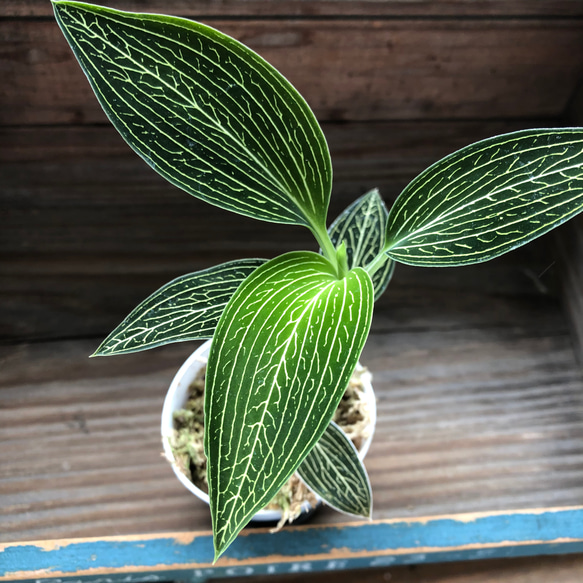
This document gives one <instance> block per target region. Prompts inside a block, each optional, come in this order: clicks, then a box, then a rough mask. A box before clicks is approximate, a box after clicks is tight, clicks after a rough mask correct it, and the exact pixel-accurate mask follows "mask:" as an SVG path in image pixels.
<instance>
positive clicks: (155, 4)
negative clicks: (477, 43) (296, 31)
mask: <svg viewBox="0 0 583 583" xmlns="http://www.w3.org/2000/svg"><path fill="white" fill-rule="evenodd" d="M94 4H104V5H107V6H111V7H113V8H118V9H120V10H129V11H145V12H163V13H165V12H167V11H168V10H169V8H168V2H167V1H165V0H108V2H102V1H100V0H96V1H94ZM172 10H173V12H174V13H176V14H180V15H184V16H209V15H210V16H216V15H219V14H220V15H228V16H233V15H236V16H248V17H251V18H255V17H257V16H267V17H280V18H282V17H283V18H289V17H292V16H296V17H297V16H304V17H316V16H319V17H322V16H351V17H354V16H369V17H370V16H375V17H380V16H384V17H403V16H418V17H425V18H427V17H435V16H454V17H459V16H474V17H476V16H506V17H509V16H522V17H524V16H531V17H540V16H547V17H548V16H581V15H582V14H583V7H582V6H581V3H580V2H579V0H537V2H532V1H529V0H477V1H476V0H439V1H435V0H432V1H430V0H414V1H411V0H391V2H379V0H357V1H355V2H345V1H343V0H285V1H282V0H244V1H242V0H173V2H172ZM2 16H4V17H32V16H34V17H39V16H44V17H50V16H52V10H51V7H50V5H49V4H47V2H45V1H44V0H4V2H3V3H2V5H0V17H2Z"/></svg>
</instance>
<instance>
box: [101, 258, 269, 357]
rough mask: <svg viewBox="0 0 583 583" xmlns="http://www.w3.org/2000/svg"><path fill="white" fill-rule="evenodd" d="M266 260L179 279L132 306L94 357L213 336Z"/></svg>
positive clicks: (228, 265) (235, 263)
mask: <svg viewBox="0 0 583 583" xmlns="http://www.w3.org/2000/svg"><path fill="white" fill-rule="evenodd" d="M265 262H266V259H242V260H238V261H230V262H228V263H224V264H222V265H217V266H215V267H211V268H210V269H205V270H203V271H197V272H195V273H189V274H188V275H183V276H181V277H178V278H176V279H175V280H173V281H171V282H170V283H167V284H166V285H164V286H162V287H161V288H160V289H159V290H157V291H155V292H154V293H153V294H152V295H151V296H149V297H148V298H146V299H145V300H144V301H143V302H142V303H141V304H139V305H138V306H137V307H136V308H135V309H134V310H132V312H131V313H130V314H129V315H128V316H127V318H125V320H124V321H123V322H122V323H121V324H120V325H119V326H118V327H117V328H116V329H115V330H114V331H113V332H112V333H111V334H110V335H109V336H108V337H107V338H106V339H105V340H104V341H103V343H102V344H101V346H100V347H99V348H98V349H97V351H96V352H95V355H94V356H107V355H110V354H124V353H128V352H138V351H140V350H146V349H148V348H154V347H155V346H162V345H163V344H168V343H170V342H183V341H186V340H203V339H207V338H212V335H213V333H214V331H215V328H216V326H217V323H218V321H219V318H220V317H221V314H222V313H223V310H224V309H225V306H226V305H227V302H228V301H229V300H230V299H231V297H232V296H233V294H234V293H235V291H236V290H237V288H238V287H239V286H240V285H241V283H242V282H243V281H245V279H246V278H247V277H248V276H249V275H251V274H252V273H253V272H254V271H255V270H256V269H257V268H258V267H259V266H260V265H263V264H264V263H265Z"/></svg>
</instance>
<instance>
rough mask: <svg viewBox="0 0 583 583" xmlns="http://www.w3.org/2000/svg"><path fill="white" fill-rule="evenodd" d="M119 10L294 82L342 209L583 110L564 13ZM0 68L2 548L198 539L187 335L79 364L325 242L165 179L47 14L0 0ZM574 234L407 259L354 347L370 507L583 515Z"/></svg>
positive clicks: (577, 34) (499, 8) (532, 7)
mask: <svg viewBox="0 0 583 583" xmlns="http://www.w3.org/2000/svg"><path fill="white" fill-rule="evenodd" d="M109 5H110V6H113V7H117V8H122V9H128V10H132V9H134V10H145V11H164V12H171V13H174V14H177V15H184V16H189V17H193V18H197V19H200V20H201V21H203V22H205V23H208V24H210V25H213V26H216V27H217V28H220V29H221V30H223V31H225V32H227V33H229V34H232V35H234V36H235V37H236V38H238V39H240V40H242V41H243V42H245V43H247V44H249V45H250V46H251V47H252V48H254V49H255V50H257V51H258V52H259V53H260V54H261V55H262V56H264V57H265V58H266V59H267V60H269V61H270V62H271V63H272V64H273V65H275V66H276V67H277V68H278V69H279V70H280V71H282V73H284V74H285V75H286V76H287V77H288V78H289V79H290V81H291V82H292V83H294V85H295V86H296V87H297V88H298V89H299V90H300V91H301V92H302V94H303V95H304V96H305V97H306V99H307V101H308V102H309V103H310V105H311V106H312V107H313V109H314V110H315V112H316V114H317V116H318V118H319V119H320V121H321V122H322V126H323V129H324V132H325V134H326V137H327V138H328V140H329V144H330V148H331V152H332V159H333V164H334V173H335V174H334V177H335V178H334V193H333V202H332V206H331V216H330V218H331V219H332V218H333V217H334V216H335V215H336V214H337V213H338V212H340V210H341V209H342V208H343V207H345V206H346V205H347V204H348V203H349V202H351V201H352V200H353V199H354V198H356V197H357V196H359V195H361V194H363V193H364V192H365V191H366V190H367V189H369V188H371V187H375V186H377V187H379V188H380V190H381V193H382V195H383V196H384V198H385V200H386V201H387V202H388V203H390V202H391V201H392V200H394V199H395V197H396V196H397V195H398V193H399V192H400V190H401V189H402V188H403V187H404V186H405V185H406V184H407V182H408V181H409V180H411V179H412V178H413V177H414V176H415V175H416V174H417V173H418V172H420V171H421V170H423V169H424V168H425V167H426V166H427V165H429V164H430V163H432V162H434V161H435V160H437V159H439V158H440V157H441V156H444V155H446V154H448V153H450V152H451V151H453V150H455V149H457V148H459V147H462V146H464V145H466V144H468V143H470V142H471V141H474V140H476V139H480V138H484V137H488V136H492V135H495V134H498V133H502V132H506V131H511V130H516V129H521V128H528V127H540V126H545V127H548V126H553V125H566V124H569V123H573V121H574V122H580V120H581V114H580V113H579V112H580V110H581V108H580V107H579V105H578V104H579V102H580V101H581V99H580V97H579V96H580V92H579V85H580V83H581V80H582V79H583V2H580V1H578V0H572V1H569V0H563V1H550V0H539V1H538V2H532V1H530V0H509V1H496V0H492V1H488V0H480V1H471V0H452V1H447V0H444V1H427V2H426V1H415V0H408V1H405V0H403V1H399V0H395V1H381V0H370V1H356V2H346V1H342V0H336V1H333V0H330V1H318V0H315V1H308V0H282V1H270V0H224V1H215V0H209V1H197V0H192V1H186V0H173V1H171V2H163V1H162V0H144V1H141V2H138V1H137V0H115V1H114V0H111V1H110V2H109ZM0 72H1V80H2V83H1V84H0V217H1V220H2V221H1V227H0V441H5V442H6V443H8V442H10V446H11V447H5V448H4V447H3V448H2V449H1V451H0V540H4V541H10V540H30V539H35V538H37V539H38V538H58V537H71V536H101V535H107V534H123V533H137V532H145V533H147V532H159V531H164V530H166V531H170V530H196V529H200V528H208V525H209V524H208V510H207V509H206V508H205V507H204V505H202V504H200V505H199V504H198V503H197V502H195V501H193V500H192V498H191V497H190V495H189V494H188V493H187V492H186V491H184V492H183V491H182V488H181V487H180V486H179V484H178V483H177V482H175V480H174V478H173V477H172V475H171V472H170V470H169V468H168V467H167V465H166V464H165V463H164V462H163V460H161V459H160V457H159V450H160V447H159V437H158V434H157V428H156V426H157V424H158V415H159V411H160V408H161V402H162V399H163V396H164V391H165V387H166V386H167V384H168V382H169V380H170V378H171V377H172V374H173V372H174V371H175V370H177V368H178V366H179V364H180V361H181V359H183V358H184V357H185V356H186V355H187V354H188V353H189V352H190V351H191V350H192V348H193V347H192V346H190V345H178V346H174V347H169V348H166V349H161V350H158V351H153V352H151V353H146V354H142V355H134V356H128V357H119V358H113V359H96V360H91V361H89V360H88V359H87V358H86V356H87V355H88V354H89V353H91V352H92V351H93V350H94V349H95V347H96V346H97V344H98V343H99V340H100V339H101V338H102V337H103V336H104V335H105V334H107V333H108V332H109V331H110V330H111V329H112V327H113V326H115V325H116V324H117V323H118V322H119V321H120V320H121V319H122V318H123V317H124V316H125V315H126V314H127V313H128V312H129V310H130V309H131V308H133V307H134V306H135V305H136V303H138V302H139V301H140V300H142V299H143V298H144V297H146V296H147V295H148V294H149V293H151V292H152V291H154V290H155V289H156V288H157V287H159V286H160V285H162V284H163V283H165V282H166V281H168V280H170V279H171V278H173V277H175V276H177V275H180V274H183V273H187V272H190V271H194V270H196V269H200V268H203V267H206V266H209V265H211V264H215V263H217V262H220V261H225V260H228V259H233V258H236V257H242V256H262V257H272V256H274V255H276V254H278V253H282V252H285V251H288V250H292V249H297V248H314V243H313V242H312V241H311V240H310V237H309V235H308V233H307V231H305V230H302V229H300V228H292V227H277V226H275V225H271V224H269V223H261V222H256V221H253V220H251V219H246V218H241V217H237V216H235V215H232V214H230V213H227V212H225V211H221V210H219V209H215V208H213V207H211V206H209V205H207V204H205V203H203V202H201V201H198V200H196V199H194V198H192V197H190V196H188V195H187V194H185V193H183V192H181V191H179V190H177V189H176V188H174V187H172V186H170V185H168V184H166V183H165V182H164V181H163V180H162V179H161V178H159V177H158V176H157V175H155V174H154V173H153V171H152V170H151V169H150V168H148V167H147V166H146V165H145V164H144V163H143V162H142V161H141V160H140V159H139V158H138V157H137V156H136V155H135V154H134V153H133V152H132V151H130V149H129V148H128V147H127V146H126V145H125V144H124V143H123V141H122V140H121V138H119V137H118V136H117V134H116V133H115V131H114V130H113V129H112V128H111V127H110V126H109V125H108V123H107V121H106V119H105V118H104V115H103V114H102V113H101V111H100V109H99V106H98V104H97V101H96V100H95V98H94V97H93V95H92V94H91V91H90V88H89V85H88V83H87V82H86V80H85V78H84V76H83V74H82V72H81V70H80V69H79V67H78V65H77V64H76V62H75V60H74V58H73V55H72V53H71V51H70V49H69V48H68V46H67V44H66V42H65V40H64V39H63V37H62V35H61V33H60V31H59V30H58V27H57V26H56V24H55V22H54V20H53V18H52V15H51V8H50V4H49V2H48V1H45V0H22V1H16V0H3V1H2V3H0ZM581 233H582V231H581V229H577V228H576V226H573V225H571V226H569V227H567V228H564V229H561V230H560V233H559V235H558V237H552V236H548V237H545V238H544V239H543V240H541V241H540V242H539V243H537V244H535V245H531V246H529V247H528V248H525V249H524V250H521V251H518V252H515V253H512V254H510V255H508V256H505V257H503V258H501V259H499V260H496V261H494V262H491V263H489V264H486V265H482V266H476V267H471V268H464V269H445V270H431V269H426V270H424V269H412V268H398V269H397V272H396V275H395V279H394V283H393V284H391V289H390V290H389V292H388V293H387V294H386V295H385V296H384V297H383V298H382V299H381V300H380V302H379V304H378V307H377V314H376V317H375V322H374V326H373V333H372V335H371V339H370V341H369V343H368V345H367V348H366V349H365V353H364V355H363V361H364V362H365V364H367V365H368V366H369V367H370V368H371V369H372V370H373V372H374V375H375V377H374V378H375V387H376V389H377V394H378V396H379V405H378V406H379V426H378V428H377V438H376V440H375V443H374V445H373V448H372V449H371V452H370V455H369V457H368V458H367V466H368V469H369V471H370V474H371V480H372V482H373V490H374V494H375V517H376V518H387V517H391V516H420V515H424V514H425V515H428V514H444V513H452V512H465V511H474V510H476V511H477V510H502V509H512V508H526V507H528V508H531V507H537V506H568V505H581V504H583V379H582V377H581V368H580V364H579V362H578V360H577V358H578V350H579V349H578V348H577V338H581V337H583V316H582V314H583V300H582V295H581V289H582V288H583V251H582V250H583V241H582V239H583V236H582V234H581ZM124 439H125V440H126V441H125V442H123V440H124ZM128 446H131V453H128V449H127V448H128ZM316 520H317V521H324V522H326V521H335V520H338V519H337V518H336V515H334V514H333V513H331V512H322V513H321V514H320V515H319V516H318V518H317V519H316ZM402 580H409V579H406V578H403V579H402Z"/></svg>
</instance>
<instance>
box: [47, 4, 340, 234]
mask: <svg viewBox="0 0 583 583" xmlns="http://www.w3.org/2000/svg"><path fill="white" fill-rule="evenodd" d="M54 9H55V14H56V18H57V22H58V23H59V25H60V27H61V29H62V31H63V33H64V35H65V37H66V38H67V40H68V41H69V44H70V45H71V47H72V49H73V51H74V53H75V55H76V57H77V59H78V61H79V63H80V64H81V67H82V68H83V70H84V71H85V73H86V75H87V78H88V79H89V82H90V83H91V86H92V87H93V89H94V91H95V94H96V95H97V98H98V99H99V102H100V103H101V105H102V107H103V109H104V110H105V112H106V114H107V115H108V117H109V119H110V120H111V121H112V123H113V125H114V126H115V127H116V128H117V129H118V130H119V132H120V133H121V135H122V136H123V137H124V138H125V140H126V141H127V142H128V144H129V145H130V146H131V147H132V148H133V149H134V150H135V151H136V152H137V153H138V154H139V155H140V156H141V157H142V158H143V159H144V160H145V161H146V162H147V163H148V164H149V165H150V166H151V167H152V168H154V170H156V171H157V172H158V173H159V174H161V175H162V176H164V177H165V178H167V179H168V180H169V181H170V182H172V183H173V184H175V185H176V186H178V187H180V188H182V189H184V190H185V191H186V192H188V193H190V194H192V195H194V196H196V197H199V198H202V199H203V200H206V201H208V202H210V203H213V204H215V205H218V206H220V207H222V208H225V209H228V210H232V211H235V212H238V213H242V214H244V215H247V216H251V217H254V218H258V219H263V220H267V221H275V222H281V223H294V224H304V225H310V224H312V225H314V224H316V225H317V226H318V227H320V228H323V225H325V216H326V211H327V208H328V201H329V197H330V188H331V175H332V171H331V163H330V155H329V153H328V147H327V145H326V141H325V139H324V136H323V134H322V131H321V130H320V127H319V125H318V123H317V121H316V119H315V118H314V115H313V114H312V112H311V110H310V108H309V107H308V105H307V104H306V102H305V101H304V100H303V98H302V97H301V96H300V95H299V93H298V92H297V91H296V90H295V89H294V88H293V87H292V86H291V85H290V83H289V82H288V81H287V80H286V79H285V78H284V77H283V76H282V75H280V74H279V73H278V72H277V71H276V70H275V69H274V68H273V67H272V66H271V65H269V64H268V63H267V62H266V61H264V60H263V59H262V58H261V57H260V56H259V55H257V54H256V53H254V52H253V51H251V50H250V49H249V48H247V47H245V46H244V45H242V44H241V43H239V42H237V41H236V40H234V39H232V38H230V37H228V36H227V35H225V34H222V33H220V32H218V31H217V30H214V29H212V28H210V27H208V26H204V25H202V24H199V23H196V22H192V21H190V20H186V19H181V18H173V17H170V16H161V15H154V14H133V13H128V12H120V11H117V10H112V9H109V8H103V7H100V6H92V5H89V4H83V3H77V2H68V1H61V2H54Z"/></svg>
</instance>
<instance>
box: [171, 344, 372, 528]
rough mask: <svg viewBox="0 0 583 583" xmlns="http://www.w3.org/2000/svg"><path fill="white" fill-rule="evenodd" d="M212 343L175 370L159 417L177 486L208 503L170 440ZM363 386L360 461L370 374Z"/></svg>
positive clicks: (270, 518)
mask: <svg viewBox="0 0 583 583" xmlns="http://www.w3.org/2000/svg"><path fill="white" fill-rule="evenodd" d="M210 346H211V340H206V341H205V342H203V343H202V344H201V345H200V346H199V347H198V348H197V349H196V350H195V351H194V352H193V353H192V354H191V355H190V356H189V357H188V358H187V359H186V360H185V361H184V363H183V364H182V366H181V367H180V368H179V369H178V372H177V373H176V374H175V375H174V378H173V379H172V382H171V383H170V386H169V388H168V392H167V393H166V397H165V399H164V406H163V407H162V418H161V426H160V429H161V435H162V445H163V447H164V456H165V457H166V459H167V460H168V462H170V465H171V466H172V470H173V471H174V473H175V474H176V477H177V478H178V480H179V481H180V483H181V484H182V485H183V486H184V487H185V488H186V489H187V490H189V491H190V492H192V493H193V494H194V495H195V496H196V497H198V498H200V499H201V500H203V501H204V502H206V503H207V504H208V503H209V496H208V494H207V493H206V492H203V491H202V490H201V489H200V488H198V487H197V486H196V485H195V484H194V483H193V482H191V481H190V480H189V479H188V478H187V477H186V476H185V475H184V474H183V473H182V472H181V471H180V468H179V467H178V464H177V463H176V460H175V459H174V454H173V452H172V448H171V447H170V439H171V437H172V433H173V431H174V419H173V413H174V411H176V410H177V409H180V408H181V407H182V406H184V403H185V402H186V399H187V394H188V388H189V386H190V384H191V383H192V381H193V380H194V378H195V377H196V375H197V373H198V371H199V370H200V368H201V367H202V366H203V365H205V364H206V362H207V356H208V353H209V351H210ZM356 368H357V370H358V369H360V370H363V369H364V367H363V366H362V365H361V364H360V363H358V364H357V367H356ZM361 380H362V384H363V387H364V392H365V395H366V397H367V400H368V402H369V409H370V421H371V432H370V435H369V436H368V437H367V438H366V439H365V441H364V442H363V444H362V447H361V448H360V450H359V452H358V457H359V458H360V459H361V460H362V459H364V457H365V456H366V454H367V453H368V450H369V448H370V445H371V443H372V438H373V435H374V431H375V427H376V401H375V396H374V391H373V388H372V383H371V374H370V373H369V372H368V371H366V372H364V373H363V374H362V376H361ZM304 504H305V509H304V510H305V511H306V512H308V511H310V510H311V506H310V504H309V503H308V502H305V503H304ZM280 518H281V511H279V510H266V509H262V510H259V511H258V512H257V514H255V516H254V517H253V518H252V519H251V520H252V521H255V522H277V521H278V520H279V519H280Z"/></svg>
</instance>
